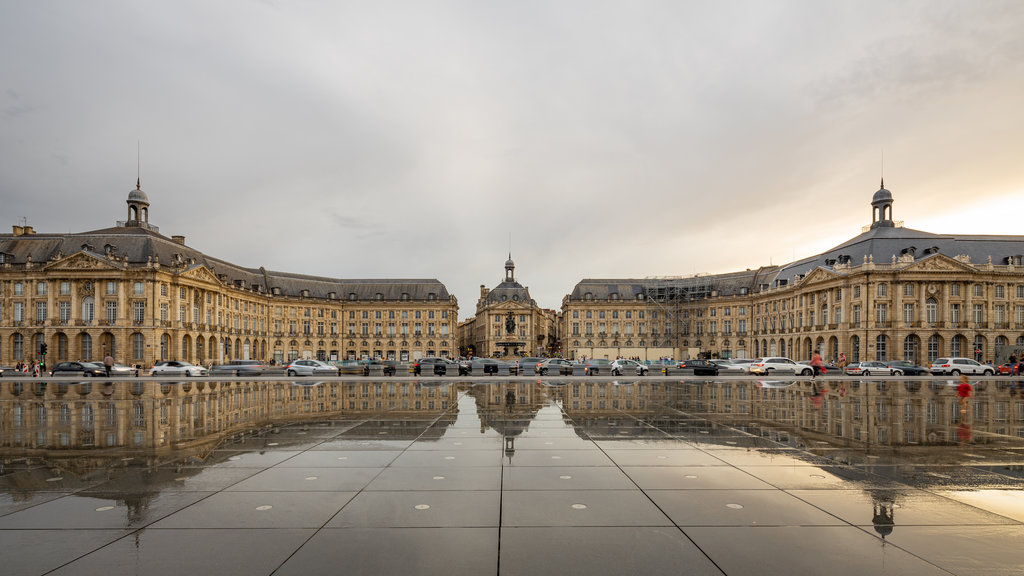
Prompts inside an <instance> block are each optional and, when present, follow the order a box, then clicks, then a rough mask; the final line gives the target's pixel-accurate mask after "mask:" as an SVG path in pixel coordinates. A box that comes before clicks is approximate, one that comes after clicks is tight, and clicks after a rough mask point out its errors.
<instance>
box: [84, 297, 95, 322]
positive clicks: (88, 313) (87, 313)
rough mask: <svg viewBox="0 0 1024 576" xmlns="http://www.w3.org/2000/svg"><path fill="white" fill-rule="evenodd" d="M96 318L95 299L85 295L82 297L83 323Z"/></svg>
mask: <svg viewBox="0 0 1024 576" xmlns="http://www.w3.org/2000/svg"><path fill="white" fill-rule="evenodd" d="M95 319H96V301H95V300H93V298H92V296H86V297H85V298H83V299H82V320H84V321H85V323H86V324H87V325H88V324H91V323H92V321H93V320H95Z"/></svg>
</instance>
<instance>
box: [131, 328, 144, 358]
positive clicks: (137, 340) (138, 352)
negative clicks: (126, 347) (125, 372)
mask: <svg viewBox="0 0 1024 576" xmlns="http://www.w3.org/2000/svg"><path fill="white" fill-rule="evenodd" d="M145 354H146V338H145V337H144V336H143V335H142V334H139V333H138V332H136V333H134V334H132V358H134V359H135V360H142V358H143V357H144V356H145Z"/></svg>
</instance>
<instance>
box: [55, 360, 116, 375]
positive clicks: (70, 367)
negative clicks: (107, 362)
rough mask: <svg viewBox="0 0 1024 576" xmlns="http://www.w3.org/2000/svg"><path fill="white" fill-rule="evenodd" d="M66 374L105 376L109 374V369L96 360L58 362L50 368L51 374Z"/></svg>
mask: <svg viewBox="0 0 1024 576" xmlns="http://www.w3.org/2000/svg"><path fill="white" fill-rule="evenodd" d="M64 374H66V375H72V374H74V375H78V374H81V375H83V376H86V377H90V376H96V377H104V376H106V375H107V369H106V368H104V366H103V364H97V363H96V362H57V363H56V364H54V365H53V368H51V369H50V375H51V376H61V375H64Z"/></svg>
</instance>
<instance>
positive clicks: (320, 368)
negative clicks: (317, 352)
mask: <svg viewBox="0 0 1024 576" xmlns="http://www.w3.org/2000/svg"><path fill="white" fill-rule="evenodd" d="M284 373H285V374H287V375H288V376H316V375H323V376H338V375H339V374H340V372H339V371H338V367H337V366H331V365H330V364H328V363H326V362H321V361H319V360H312V359H303V360H292V361H291V363H289V364H286V365H285V367H284Z"/></svg>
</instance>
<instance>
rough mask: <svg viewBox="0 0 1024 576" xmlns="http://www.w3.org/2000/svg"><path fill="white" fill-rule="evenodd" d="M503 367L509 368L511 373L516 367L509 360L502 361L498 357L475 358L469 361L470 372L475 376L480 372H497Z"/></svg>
mask: <svg viewBox="0 0 1024 576" xmlns="http://www.w3.org/2000/svg"><path fill="white" fill-rule="evenodd" d="M502 368H505V369H507V370H508V373H509V374H514V373H515V372H514V370H515V367H514V366H512V365H511V364H509V363H508V362H502V361H501V360H498V359H496V358H473V361H472V362H470V363H469V372H467V374H472V375H473V376H478V375H480V374H497V373H498V372H499V371H500V370H501V369H502Z"/></svg>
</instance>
